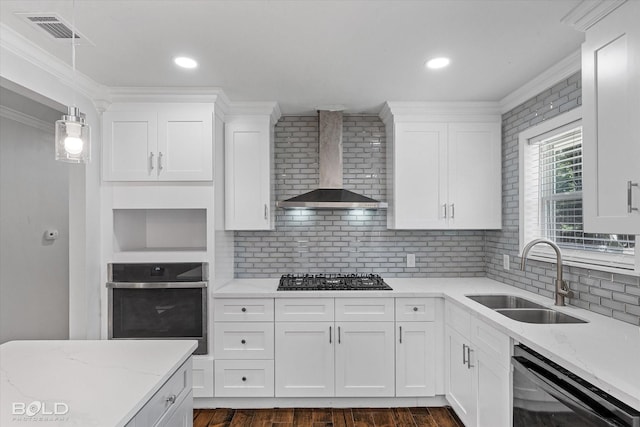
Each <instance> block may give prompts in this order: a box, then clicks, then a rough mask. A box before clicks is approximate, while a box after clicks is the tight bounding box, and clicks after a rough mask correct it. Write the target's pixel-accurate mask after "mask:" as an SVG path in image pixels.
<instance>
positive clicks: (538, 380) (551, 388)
mask: <svg viewBox="0 0 640 427" xmlns="http://www.w3.org/2000/svg"><path fill="white" fill-rule="evenodd" d="M518 359H519V358H518V357H512V358H511V363H512V364H513V367H514V369H515V370H517V371H519V372H520V373H522V374H523V375H524V376H526V377H527V379H529V380H530V381H531V382H533V383H534V384H535V385H536V386H538V387H540V388H541V389H542V390H543V391H545V392H546V393H548V394H550V395H551V396H553V397H554V398H556V399H557V400H558V401H559V402H560V403H562V404H564V405H566V406H568V407H569V408H571V409H572V410H573V411H575V412H577V413H578V414H581V415H582V416H583V417H585V418H587V419H588V418H597V419H598V420H600V421H602V422H604V423H606V425H609V426H614V427H620V426H622V424H619V423H617V422H615V421H614V420H612V419H609V418H603V417H602V415H600V414H598V413H597V412H596V411H595V410H594V409H593V408H592V407H590V406H589V405H588V404H585V403H584V402H582V401H581V400H580V399H579V398H578V397H576V396H575V395H574V394H572V393H571V391H569V390H567V387H563V386H561V385H559V384H556V383H555V382H553V381H552V380H550V379H549V378H546V377H544V376H543V375H540V374H539V373H537V372H536V371H534V370H533V369H530V368H529V367H528V366H526V365H525V364H523V363H522V362H521V361H520V360H518ZM525 363H526V362H525Z"/></svg>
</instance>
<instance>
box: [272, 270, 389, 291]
mask: <svg viewBox="0 0 640 427" xmlns="http://www.w3.org/2000/svg"><path fill="white" fill-rule="evenodd" d="M278 290H279V291H391V290H393V289H391V287H390V286H389V285H387V284H386V283H385V282H384V280H383V279H382V277H380V276H379V275H377V274H285V275H283V276H282V277H281V278H280V284H279V285H278Z"/></svg>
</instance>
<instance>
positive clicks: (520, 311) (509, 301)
mask: <svg viewBox="0 0 640 427" xmlns="http://www.w3.org/2000/svg"><path fill="white" fill-rule="evenodd" d="M467 298H469V299H471V300H473V301H475V302H477V303H479V304H482V305H484V306H485V307H488V308H490V309H492V310H495V311H496V312H497V313H500V314H502V315H503V316H506V317H508V318H510V319H513V320H517V321H518V322H525V323H537V324H554V323H587V322H586V321H584V320H582V319H578V318H577V317H573V316H570V315H568V314H565V313H562V312H560V311H557V310H553V309H550V308H548V307H545V306H543V305H540V304H537V303H535V302H531V301H529V300H527V299H525V298H521V297H518V296H515V295H467Z"/></svg>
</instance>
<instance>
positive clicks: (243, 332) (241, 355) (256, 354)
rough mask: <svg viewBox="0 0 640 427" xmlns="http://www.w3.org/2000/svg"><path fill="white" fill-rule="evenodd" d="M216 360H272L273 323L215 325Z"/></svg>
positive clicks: (214, 347) (214, 350)
mask: <svg viewBox="0 0 640 427" xmlns="http://www.w3.org/2000/svg"><path fill="white" fill-rule="evenodd" d="M213 330H214V335H213V353H214V356H215V358H216V359H273V323H266V322H244V323H216V324H215V325H214V327H213Z"/></svg>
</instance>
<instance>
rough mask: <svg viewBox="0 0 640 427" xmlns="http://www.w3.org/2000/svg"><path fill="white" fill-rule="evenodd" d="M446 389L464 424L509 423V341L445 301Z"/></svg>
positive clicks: (505, 426)
mask: <svg viewBox="0 0 640 427" xmlns="http://www.w3.org/2000/svg"><path fill="white" fill-rule="evenodd" d="M446 323H447V325H446V327H445V364H446V366H445V370H446V379H445V388H446V396H447V400H448V401H449V404H450V405H451V407H452V408H453V409H454V411H455V412H456V414H458V416H459V417H460V419H461V420H462V422H463V423H464V425H465V426H466V427H509V426H511V409H510V408H511V401H510V388H511V387H510V385H511V368H510V354H511V340H510V338H509V337H508V336H507V335H504V334H503V333H501V332H498V331H496V330H495V329H493V328H492V327H490V326H489V325H487V324H485V323H484V322H482V321H480V320H478V319H475V318H472V317H471V315H470V313H468V312H465V311H464V310H463V309H461V308H458V307H455V306H453V305H451V304H447V309H446Z"/></svg>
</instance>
